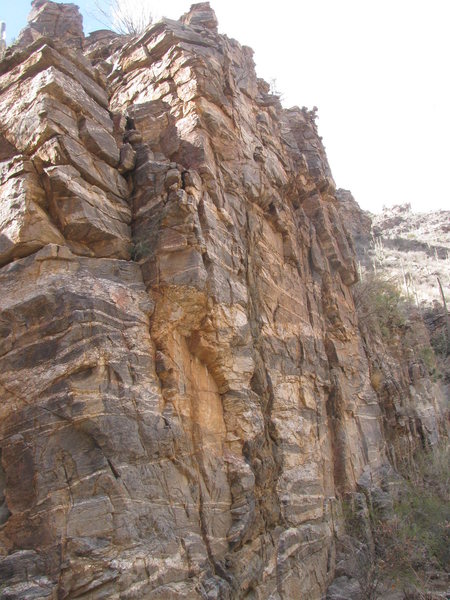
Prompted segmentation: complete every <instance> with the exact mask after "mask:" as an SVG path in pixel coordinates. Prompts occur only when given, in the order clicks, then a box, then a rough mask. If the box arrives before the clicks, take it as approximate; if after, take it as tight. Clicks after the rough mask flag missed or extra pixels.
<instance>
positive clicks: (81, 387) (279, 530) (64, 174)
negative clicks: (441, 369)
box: [0, 1, 440, 600]
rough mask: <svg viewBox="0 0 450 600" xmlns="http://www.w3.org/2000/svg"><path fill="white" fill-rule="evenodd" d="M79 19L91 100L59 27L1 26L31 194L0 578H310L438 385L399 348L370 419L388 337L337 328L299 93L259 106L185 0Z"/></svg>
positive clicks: (0, 513)
mask: <svg viewBox="0 0 450 600" xmlns="http://www.w3.org/2000/svg"><path fill="white" fill-rule="evenodd" d="M56 6H61V7H63V8H60V9H57V10H61V11H63V12H64V14H69V12H70V11H71V10H72V9H69V8H67V6H70V5H56ZM46 7H47V8H46ZM64 7H66V8H64ZM38 9H39V11H43V12H42V14H40V16H39V19H41V20H42V22H47V19H50V20H51V18H53V17H51V15H52V14H53V13H54V11H55V10H56V8H55V5H53V4H52V3H49V2H47V3H45V4H43V5H42V7H41V3H40V2H39V1H38V2H36V3H35V11H36V10H38ZM45 11H47V12H45ZM70 14H72V13H70ZM36 18H37V17H33V19H34V20H35V19H36ZM32 22H34V21H33V20H32ZM50 29H51V26H50V24H48V25H46V29H45V32H46V35H47V34H48V31H49V30H50ZM55 30H56V25H55ZM58 31H59V30H58ZM75 33H76V32H75ZM58 35H59V34H58V33H57V37H58ZM77 35H78V34H77ZM77 35H75V34H74V37H73V39H74V45H76V43H75V42H76V40H77V39H78V38H77ZM27 36H31V37H32V38H33V39H34V37H35V36H34V34H33V35H32V34H31V33H29V32H28V33H26V32H25V33H24V34H23V36H22V39H23V40H26V39H27ZM101 39H103V38H101ZM101 39H100V38H99V39H98V40H97V41H95V39H93V40H92V43H90V44H89V45H88V56H91V57H92V59H93V60H95V61H96V60H98V57H100V56H101V60H102V61H103V62H101V63H99V65H102V66H101V68H103V69H104V73H105V74H108V87H107V89H105V93H107V94H108V96H109V106H108V108H109V111H110V112H108V110H106V108H107V107H105V105H104V103H103V100H102V98H103V94H102V93H99V92H98V89H97V88H98V87H100V88H101V89H102V77H101V76H96V75H95V71H94V70H92V71H90V67H89V63H87V64H86V59H84V58H83V57H82V56H81V55H80V54H79V55H78V56H77V54H73V57H72V58H71V55H70V53H65V54H64V61H73V63H74V65H75V66H76V68H77V69H79V71H80V72H81V73H82V75H83V77H81V76H80V75H79V74H76V72H74V73H75V74H74V76H73V77H70V76H69V75H68V73H69V71H70V69H69V68H68V66H67V64H66V62H64V61H62V60H61V59H60V57H59V54H60V53H61V52H62V50H61V49H60V48H56V49H53V50H54V51H52V52H51V51H47V53H46V54H45V60H44V59H43V58H42V52H41V51H40V50H39V49H37V48H36V46H33V45H32V46H31V50H30V52H31V55H29V56H27V55H26V53H23V51H22V50H20V49H18V50H16V52H15V53H11V54H10V55H9V57H7V60H8V61H9V62H8V63H7V64H8V65H10V66H9V67H8V70H6V71H2V77H1V80H0V116H1V121H0V131H1V133H2V135H3V136H4V139H5V140H6V141H5V143H4V144H3V145H2V146H1V147H4V148H5V151H4V152H5V154H7V155H8V158H10V156H9V155H10V154H11V153H19V152H21V153H24V155H25V159H23V160H24V164H29V165H30V167H29V171H27V172H26V173H22V172H21V171H18V172H17V175H16V174H15V171H14V169H13V167H12V166H9V165H10V163H8V161H7V160H5V161H3V162H2V163H1V165H2V167H1V168H2V169H4V170H5V172H6V171H8V172H9V171H12V174H10V175H8V177H10V178H12V179H13V180H14V178H16V179H17V178H19V183H18V185H19V189H22V188H25V187H26V186H28V188H26V189H29V190H30V192H29V193H30V197H29V202H33V203H34V205H35V206H36V207H37V208H39V210H40V212H39V214H40V216H41V221H35V220H34V219H32V221H31V222H30V223H28V222H27V223H25V225H24V226H23V228H24V230H26V231H32V227H33V226H35V225H36V227H37V229H38V230H39V232H40V233H41V238H40V240H41V243H40V244H39V245H37V246H32V245H30V244H29V245H28V246H27V251H26V252H21V248H22V246H21V245H20V244H21V243H22V242H21V241H20V240H19V239H17V240H16V238H13V237H12V239H13V248H12V249H7V252H8V253H9V254H8V253H7V252H6V251H5V259H4V262H5V263H7V264H5V265H4V266H3V267H2V268H1V269H0V287H1V289H2V294H1V295H0V336H1V346H0V389H2V394H3V396H2V400H3V402H2V405H1V411H2V413H1V419H0V425H1V428H2V433H1V436H0V437H1V439H2V440H3V441H2V443H1V467H0V520H1V523H2V526H1V527H0V575H1V578H2V580H3V582H4V584H3V585H4V590H5V591H4V593H6V594H9V596H8V597H11V598H34V597H35V598H49V599H50V598H56V597H58V598H90V599H92V600H100V599H101V598H108V599H117V600H119V598H120V599H121V600H124V599H127V600H131V599H136V600H137V599H142V598H145V599H156V598H161V599H164V600H166V599H172V598H173V599H175V598H199V599H200V598H208V599H213V598H216V599H230V600H231V599H237V598H255V599H260V600H262V599H269V598H270V599H272V600H276V599H278V600H281V599H283V600H284V599H293V598H296V599H297V598H298V599H304V600H319V599H321V598H323V597H324V595H325V593H326V588H327V586H328V585H329V584H330V583H331V581H332V580H333V577H334V556H335V535H336V532H337V531H338V528H339V514H340V513H339V510H338V505H339V501H340V498H342V494H344V493H345V492H352V491H354V490H355V488H356V486H363V485H365V486H366V487H367V481H371V482H372V483H371V485H373V486H375V487H376V486H377V485H378V484H380V482H381V480H382V476H384V474H385V473H386V472H387V470H389V468H390V469H392V466H391V463H392V464H394V466H395V461H393V458H392V457H393V455H394V454H395V455H396V456H399V455H400V456H401V455H405V454H407V453H408V452H409V450H408V448H410V447H413V446H414V445H415V444H417V443H418V432H417V423H420V424H421V428H422V429H421V431H422V432H423V435H424V436H426V437H427V439H429V440H430V442H434V441H435V440H436V439H437V437H438V428H439V418H440V407H439V404H438V400H439V397H438V391H437V390H436V388H435V386H433V384H432V383H431V382H430V381H429V380H428V379H427V378H426V376H425V375H421V374H420V373H417V369H416V370H415V371H414V369H413V370H412V371H410V370H408V368H407V367H405V368H403V369H402V370H401V375H400V377H401V385H400V387H399V388H398V390H400V391H401V390H408V389H409V390H410V392H408V394H409V395H408V402H409V403H410V404H411V406H415V405H416V404H418V403H421V405H422V409H421V410H420V411H419V410H412V411H411V412H410V414H407V415H406V416H405V414H404V413H402V415H401V416H400V411H397V412H396V411H393V412H390V413H389V419H391V421H392V422H391V425H392V426H391V428H390V429H389V430H387V429H386V427H385V425H386V419H387V406H388V398H389V391H388V389H389V385H388V383H386V386H387V387H383V392H380V388H379V387H378V388H377V389H376V388H375V387H374V381H375V380H374V377H373V373H374V369H375V368H376V367H377V365H378V366H379V368H380V369H381V370H382V371H383V373H384V375H383V377H385V380H386V382H389V381H391V379H390V378H393V379H394V380H396V377H397V375H396V373H395V369H396V365H397V364H398V363H397V362H396V361H398V360H400V359H402V354H401V352H400V350H399V353H398V355H397V356H389V357H383V358H381V356H382V347H381V346H379V347H377V346H375V347H373V348H372V351H371V352H369V351H368V349H367V344H369V343H372V342H371V341H368V339H369V338H368V337H367V336H366V337H365V336H364V332H363V334H361V332H360V327H359V325H360V324H359V323H358V319H357V315H356V312H355V307H354V302H353V297H352V293H351V286H352V284H353V283H354V282H355V281H356V280H357V273H356V267H355V260H354V251H353V242H352V240H351V237H350V234H349V233H348V232H347V229H346V227H345V224H344V222H343V219H342V218H341V214H340V205H339V200H338V198H337V197H336V193H335V186H334V182H333V179H332V176H331V171H330V168H329V165H328V162H327V159H326V156H325V152H324V149H323V146H322V143H321V140H320V138H319V136H318V132H317V128H316V124H315V113H314V111H308V110H306V109H301V110H300V109H297V108H296V109H291V110H283V109H282V108H281V105H280V103H279V100H278V98H277V97H276V96H273V95H271V94H270V93H269V88H268V86H267V84H265V83H264V82H263V81H262V80H259V79H257V78H256V75H255V72H254V64H253V59H252V52H251V50H250V49H249V48H246V47H242V46H240V44H238V42H236V41H234V40H230V39H228V38H227V37H225V36H221V35H219V34H218V33H217V20H216V17H215V15H214V13H213V11H212V10H211V9H210V7H209V5H208V3H201V4H198V5H194V6H193V7H192V9H191V11H190V12H189V13H187V14H186V15H184V16H183V17H182V19H181V21H171V20H168V19H164V20H163V21H162V22H160V23H157V24H155V25H154V26H153V27H151V28H149V29H148V30H147V31H145V32H144V33H143V34H142V35H141V36H140V37H139V38H137V39H134V40H131V41H127V43H125V42H124V44H123V45H122V46H119V45H118V44H117V39H115V38H114V40H113V42H111V40H110V38H107V40H106V42H104V45H102V44H103V42H102V41H101ZM34 43H35V42H34ZM96 44H97V46H96V47H94V46H95V45H96ZM108 48H111V49H112V50H113V52H114V54H113V55H112V56H108V53H107V52H108ZM33 52H35V53H36V54H35V55H33ZM40 52H41V54H39V53H40ZM33 56H35V58H33ZM108 61H109V65H108ZM97 72H98V71H97ZM84 77H87V78H90V79H89V81H90V82H92V85H91V83H89V84H88V83H87V82H86V81H85V79H84ZM2 82H4V84H3V83H2ZM20 86H21V89H22V92H21V93H20V94H19V87H20ZM19 113H20V119H19V118H18V115H19ZM7 144H9V146H7ZM14 160H15V161H17V160H18V159H14ZM21 160H22V159H21ZM26 161H27V162H26ZM13 162H14V161H13ZM11 164H12V163H11ZM14 164H16V163H15V162H14ZM2 172H3V171H2ZM30 178H31V179H30ZM5 181H9V179H8V180H6V179H5ZM2 185H3V184H2ZM22 195H23V194H22ZM25 196H26V194H25ZM25 200H26V197H25V198H24V199H23V202H25ZM8 202H10V192H9V188H8V190H7V192H6V195H5V197H4V199H3V196H2V206H3V205H4V206H5V207H6V208H5V210H4V211H3V212H4V213H5V214H6V215H9V214H11V210H12V208H9V204H8ZM3 203H4V204H3ZM2 210H3V209H2ZM14 210H15V209H14ZM3 212H2V213H1V214H2V218H3ZM8 218H9V217H8V216H7V217H6V218H5V222H6V223H8ZM16 221H19V222H20V220H18V219H16V218H14V223H16ZM41 223H42V224H41ZM7 226H8V225H7ZM56 227H57V228H58V229H56ZM130 229H131V232H130ZM58 230H59V231H58ZM50 231H54V232H55V235H56V236H59V237H58V239H53V238H51V236H50V234H49V233H48V232H50ZM63 236H64V237H63ZM43 246H44V247H43ZM0 248H1V246H0ZM129 253H130V254H129ZM23 254H27V255H28V254H30V256H27V257H25V258H19V257H21V256H23ZM130 255H131V256H130ZM130 257H131V259H132V260H128V259H129V258H130ZM14 259H18V260H14ZM373 343H375V344H376V343H378V342H377V341H376V340H375V342H373ZM377 357H379V358H380V361H379V363H377V362H376V359H377ZM386 369H389V373H390V375H389V377H387V376H386ZM414 373H415V374H414ZM425 389H426V391H424V390H425ZM412 390H413V391H412ZM400 391H399V393H400ZM400 418H401V419H402V420H401V422H400ZM394 432H395V433H394Z"/></svg>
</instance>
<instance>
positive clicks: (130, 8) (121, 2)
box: [95, 0, 153, 36]
mask: <svg viewBox="0 0 450 600" xmlns="http://www.w3.org/2000/svg"><path fill="white" fill-rule="evenodd" d="M95 5H96V7H97V10H98V12H99V13H100V15H101V17H102V19H99V20H102V21H104V22H105V24H106V25H107V26H108V27H111V28H112V29H113V30H114V31H117V33H120V34H122V35H132V36H137V35H139V34H141V33H142V32H143V31H144V30H145V29H146V28H147V27H148V26H149V25H151V23H152V21H153V16H152V11H151V9H150V3H149V2H148V0H96V3H95Z"/></svg>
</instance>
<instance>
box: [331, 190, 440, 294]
mask: <svg viewBox="0 0 450 600" xmlns="http://www.w3.org/2000/svg"><path fill="white" fill-rule="evenodd" d="M338 197H339V200H340V201H341V203H342V206H343V209H344V211H345V212H346V214H347V218H346V225H347V227H348V229H349V230H350V231H351V233H352V235H353V238H354V242H355V250H356V253H357V257H358V261H359V269H360V274H363V273H364V271H365V270H367V271H377V272H381V273H383V274H384V275H386V277H388V278H389V279H393V280H394V281H396V282H397V283H398V285H399V286H401V288H402V289H403V292H404V293H405V294H406V296H408V297H410V299H411V300H413V301H414V302H415V303H416V304H419V305H433V302H434V301H438V302H439V303H441V302H442V300H441V294H440V291H439V285H438V281H437V278H438V277H439V279H440V281H441V283H442V286H443V289H444V292H445V294H446V297H447V302H448V303H449V302H450V298H449V297H448V296H449V295H450V211H446V210H439V211H431V212H426V213H415V212H413V211H412V210H411V206H410V205H409V204H402V205H398V206H393V207H391V208H385V209H384V210H383V212H382V213H381V214H371V213H368V212H364V211H362V210H361V209H360V208H359V206H358V205H357V203H356V202H355V200H354V199H353V197H352V196H351V194H350V192H348V191H346V190H338Z"/></svg>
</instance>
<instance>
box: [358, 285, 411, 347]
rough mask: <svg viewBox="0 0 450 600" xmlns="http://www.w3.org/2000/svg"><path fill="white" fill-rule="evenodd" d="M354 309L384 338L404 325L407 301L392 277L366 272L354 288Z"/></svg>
mask: <svg viewBox="0 0 450 600" xmlns="http://www.w3.org/2000/svg"><path fill="white" fill-rule="evenodd" d="M353 296H354V299H355V305H356V309H357V311H358V314H359V317H360V319H362V320H364V322H365V324H366V326H367V327H369V328H372V329H376V328H378V329H379V330H380V332H381V335H382V336H383V338H385V339H389V337H390V336H391V335H392V333H393V332H395V330H397V329H399V328H402V327H404V326H405V324H406V321H407V313H408V309H409V302H408V300H407V299H406V298H405V297H404V296H403V294H402V293H401V291H400V289H399V287H398V285H397V284H396V283H395V281H393V280H392V279H387V278H385V277H383V276H381V275H376V274H368V275H366V276H365V278H364V279H363V280H362V281H360V282H359V283H358V284H357V285H356V286H355V289H354V294H353Z"/></svg>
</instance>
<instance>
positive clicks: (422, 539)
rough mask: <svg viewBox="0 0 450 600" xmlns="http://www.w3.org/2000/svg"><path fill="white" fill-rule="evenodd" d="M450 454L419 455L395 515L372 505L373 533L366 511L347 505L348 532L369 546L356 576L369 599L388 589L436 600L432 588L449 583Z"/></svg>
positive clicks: (406, 596) (362, 550)
mask: <svg viewBox="0 0 450 600" xmlns="http://www.w3.org/2000/svg"><path fill="white" fill-rule="evenodd" d="M449 454H450V453H449V448H448V445H445V446H444V445H443V446H441V447H440V448H437V449H435V450H434V451H433V452H431V451H428V452H425V451H423V452H422V453H421V454H420V455H419V456H417V457H416V460H415V470H414V472H413V473H411V472H409V473H408V474H407V477H406V479H405V482H404V486H403V490H402V492H401V493H400V494H399V497H398V498H397V500H396V501H395V502H394V505H393V511H392V513H391V515H390V516H389V517H386V515H381V514H378V512H377V510H376V509H374V508H373V506H371V508H370V510H369V511H368V513H367V518H368V519H369V522H370V533H369V534H367V527H366V520H367V519H365V518H364V516H363V517H362V516H361V514H362V513H361V511H355V510H349V505H348V504H347V507H345V506H344V518H345V522H346V531H347V533H348V534H349V535H350V536H352V537H354V538H356V540H359V543H362V542H364V541H365V542H366V543H364V545H361V546H359V547H358V546H357V550H356V554H357V561H356V563H355V564H356V568H355V575H354V576H355V578H356V579H357V580H358V581H359V583H360V587H361V593H362V596H361V597H362V598H364V600H370V599H379V598H383V597H384V596H383V592H382V590H385V589H396V590H401V591H402V593H403V598H404V600H406V599H413V598H414V599H415V600H423V599H426V598H432V597H434V596H432V595H429V594H430V589H431V588H433V587H435V585H436V581H438V580H439V577H441V578H442V579H443V580H444V581H445V576H446V573H448V569H449V567H450V503H449V500H450V468H449V458H450V456H449ZM368 536H369V537H370V536H371V538H372V539H371V542H372V549H370V548H369V544H367V538H368ZM357 543H358V542H357ZM432 580H433V581H432Z"/></svg>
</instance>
